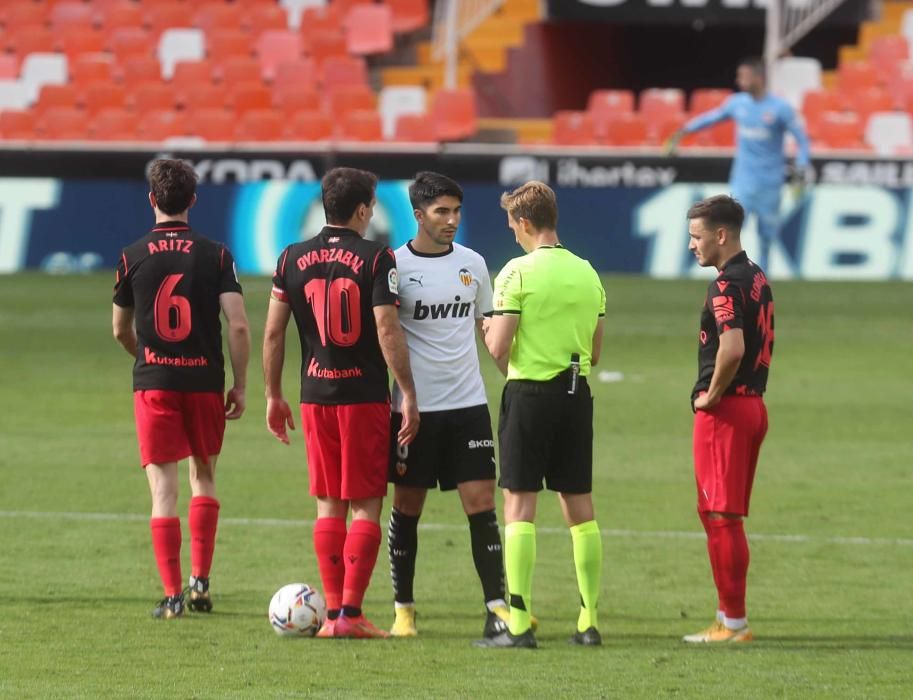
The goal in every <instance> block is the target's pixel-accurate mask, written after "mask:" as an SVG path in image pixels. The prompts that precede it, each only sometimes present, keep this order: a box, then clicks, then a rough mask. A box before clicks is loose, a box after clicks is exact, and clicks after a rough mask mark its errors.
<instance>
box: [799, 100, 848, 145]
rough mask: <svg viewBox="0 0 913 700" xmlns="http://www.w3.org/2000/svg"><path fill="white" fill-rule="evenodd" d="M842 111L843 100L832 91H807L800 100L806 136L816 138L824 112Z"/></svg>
mask: <svg viewBox="0 0 913 700" xmlns="http://www.w3.org/2000/svg"><path fill="white" fill-rule="evenodd" d="M842 109H843V100H842V98H841V96H840V95H839V94H837V93H836V92H834V91H833V90H809V91H808V92H806V93H805V95H804V96H803V98H802V116H803V117H804V118H805V127H806V130H807V131H808V135H809V136H810V137H811V138H812V139H813V140H814V139H816V138H817V137H818V134H819V126H820V124H821V120H822V118H823V116H824V114H825V113H826V112H839V111H841V110H842Z"/></svg>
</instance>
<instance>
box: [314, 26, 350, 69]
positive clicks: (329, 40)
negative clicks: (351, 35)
mask: <svg viewBox="0 0 913 700" xmlns="http://www.w3.org/2000/svg"><path fill="white" fill-rule="evenodd" d="M305 46H306V51H307V52H309V53H310V56H311V58H313V59H314V60H315V61H316V62H317V63H318V64H320V63H323V62H324V61H326V60H327V59H328V58H330V57H331V56H348V55H349V52H348V49H347V48H346V38H345V37H344V36H343V35H342V34H341V33H326V34H318V35H316V36H313V37H311V39H310V42H308V40H307V39H305Z"/></svg>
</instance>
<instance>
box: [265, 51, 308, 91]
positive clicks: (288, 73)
mask: <svg viewBox="0 0 913 700" xmlns="http://www.w3.org/2000/svg"><path fill="white" fill-rule="evenodd" d="M273 84H274V85H277V86H278V85H286V84H288V85H290V86H294V87H299V86H300V87H303V86H308V87H310V86H314V85H316V84H317V67H316V66H315V65H314V62H313V61H312V60H311V59H309V58H299V59H297V60H295V61H283V62H282V63H280V64H279V65H277V66H276V74H275V75H274V76H273Z"/></svg>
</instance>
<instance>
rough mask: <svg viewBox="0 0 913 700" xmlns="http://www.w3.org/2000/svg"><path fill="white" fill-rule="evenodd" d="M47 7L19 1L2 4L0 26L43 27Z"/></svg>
mask: <svg viewBox="0 0 913 700" xmlns="http://www.w3.org/2000/svg"><path fill="white" fill-rule="evenodd" d="M49 7H50V6H49V5H48V4H45V3H37V2H31V1H30V0H19V2H4V3H3V6H2V7H0V24H2V25H3V26H4V27H6V28H7V31H9V29H10V28H11V27H20V28H21V27H25V26H39V25H40V26H45V25H47V23H48V9H49Z"/></svg>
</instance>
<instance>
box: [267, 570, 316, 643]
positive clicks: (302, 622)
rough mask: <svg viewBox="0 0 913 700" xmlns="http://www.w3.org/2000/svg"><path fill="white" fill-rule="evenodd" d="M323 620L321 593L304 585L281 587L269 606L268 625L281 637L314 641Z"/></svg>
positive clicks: (294, 584) (293, 584)
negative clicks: (309, 638)
mask: <svg viewBox="0 0 913 700" xmlns="http://www.w3.org/2000/svg"><path fill="white" fill-rule="evenodd" d="M326 616H327V604H326V603H325V602H324V600H323V596H322V595H320V591H318V590H317V589H315V588H313V587H312V586H309V585H308V584H306V583H290V584H288V585H287V586H283V587H282V588H280V589H279V590H278V591H276V594H275V595H274V596H273V599H272V600H271V601H270V602H269V623H270V625H272V627H273V631H274V632H275V633H276V634H278V635H281V636H283V637H313V636H314V635H315V634H317V630H319V629H320V625H322V624H323V621H324V620H325V619H326Z"/></svg>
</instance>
